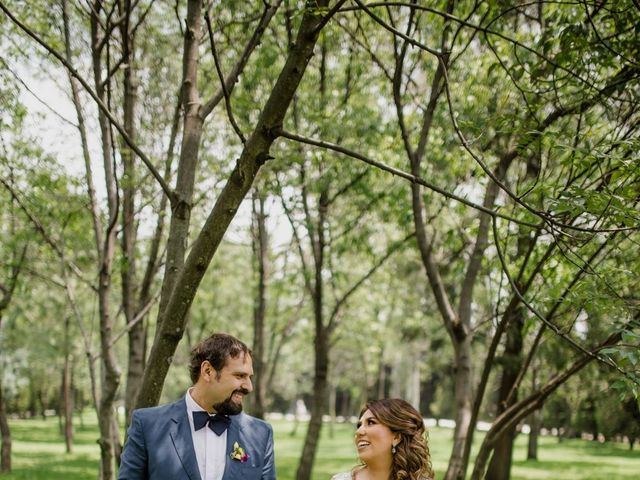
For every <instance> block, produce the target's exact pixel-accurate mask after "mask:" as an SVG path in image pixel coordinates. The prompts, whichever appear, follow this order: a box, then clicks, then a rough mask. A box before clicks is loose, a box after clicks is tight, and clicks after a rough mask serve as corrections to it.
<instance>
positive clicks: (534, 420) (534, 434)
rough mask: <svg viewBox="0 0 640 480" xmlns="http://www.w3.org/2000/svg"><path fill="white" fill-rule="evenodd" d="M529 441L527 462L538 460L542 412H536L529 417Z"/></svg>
mask: <svg viewBox="0 0 640 480" xmlns="http://www.w3.org/2000/svg"><path fill="white" fill-rule="evenodd" d="M529 419H530V420H529V427H530V428H531V431H530V432H529V441H528V443H527V460H538V438H539V437H540V425H541V423H542V410H536V411H535V412H533V413H532V414H531V416H530V417H529Z"/></svg>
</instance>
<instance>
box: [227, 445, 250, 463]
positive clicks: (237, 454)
mask: <svg viewBox="0 0 640 480" xmlns="http://www.w3.org/2000/svg"><path fill="white" fill-rule="evenodd" d="M231 458H232V459H233V460H236V461H238V462H242V463H244V462H246V461H247V460H249V454H248V453H247V452H245V451H244V448H242V447H241V446H240V444H239V443H238V442H235V443H234V444H233V451H232V452H231Z"/></svg>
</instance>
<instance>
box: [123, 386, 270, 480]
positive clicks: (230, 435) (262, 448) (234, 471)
mask: <svg viewBox="0 0 640 480" xmlns="http://www.w3.org/2000/svg"><path fill="white" fill-rule="evenodd" d="M127 435H128V438H127V442H126V443H125V446H124V450H123V452H122V458H121V463H120V473H119V475H118V479H119V480H182V479H184V480H202V479H201V478H200V472H199V470H198V461H197V460H196V453H195V450H194V448H193V440H192V438H191V427H190V426H189V418H188V417H187V406H186V402H185V399H184V398H182V399H180V400H178V401H177V402H175V403H171V404H169V405H162V406H159V407H152V408H142V409H139V410H135V411H134V412H133V416H132V418H131V425H130V426H129V430H128V431H127ZM235 442H238V444H239V445H240V446H241V447H242V448H243V449H244V451H245V452H246V453H247V454H249V458H248V460H247V461H245V462H240V461H238V460H233V459H232V458H231V453H232V451H233V444H234V443H235ZM222 478H223V480H275V478H276V471H275V464H274V455H273V431H272V429H271V426H270V425H269V424H268V423H266V422H263V421H262V420H259V419H257V418H253V417H250V416H249V415H246V414H244V413H241V414H239V415H232V416H231V425H230V426H229V429H228V430H227V451H226V465H225V469H224V475H223V477H222Z"/></svg>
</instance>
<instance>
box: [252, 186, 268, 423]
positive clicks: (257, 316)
mask: <svg viewBox="0 0 640 480" xmlns="http://www.w3.org/2000/svg"><path fill="white" fill-rule="evenodd" d="M264 204H265V199H264V196H263V195H261V194H259V193H258V192H257V191H256V192H255V194H254V198H253V221H254V232H253V251H254V259H255V264H256V270H257V274H258V285H257V292H256V298H255V301H254V309H253V369H254V373H255V377H256V381H255V384H254V392H253V414H254V415H255V416H256V417H258V418H264V415H265V393H266V392H265V387H266V382H267V375H266V368H265V366H266V365H265V316H266V308H267V307H266V304H267V299H266V289H267V276H268V260H269V259H268V248H269V239H268V236H267V225H266V219H267V216H266V214H265V210H264Z"/></svg>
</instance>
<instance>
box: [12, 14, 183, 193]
mask: <svg viewBox="0 0 640 480" xmlns="http://www.w3.org/2000/svg"><path fill="white" fill-rule="evenodd" d="M0 9H2V11H4V13H5V14H6V15H7V16H8V17H9V18H10V19H11V21H12V22H13V23H15V24H16V25H17V26H18V27H19V28H20V29H21V30H22V31H23V32H25V33H26V34H27V35H28V36H30V37H31V38H33V39H34V40H35V41H36V42H37V43H38V44H39V45H41V46H42V47H43V48H44V49H45V50H46V51H47V52H49V53H50V54H51V55H53V56H54V57H55V58H56V59H57V60H58V61H59V62H60V63H62V65H63V66H64V67H65V68H66V69H67V70H68V71H69V73H70V74H71V75H72V76H73V77H74V78H76V79H77V80H78V82H80V84H81V85H82V87H83V88H84V89H85V90H86V91H87V93H88V94H89V95H90V96H91V98H93V100H94V101H95V102H96V104H97V105H98V107H99V108H100V110H101V111H102V112H103V113H104V114H105V116H106V117H107V118H108V119H109V122H110V123H111V124H112V125H113V126H114V127H115V128H116V130H118V133H120V135H121V136H122V138H123V139H124V141H125V142H126V143H127V145H128V146H129V148H131V149H132V150H133V151H134V152H136V154H137V155H138V157H140V159H141V160H142V161H143V163H144V164H145V165H146V167H147V168H148V169H149V171H150V172H151V174H152V175H153V177H154V178H155V179H156V181H157V182H158V184H159V185H160V186H161V187H162V190H163V191H164V193H165V195H167V197H169V199H170V201H171V204H172V205H173V204H174V202H175V198H174V197H175V195H174V194H173V191H172V190H171V188H170V187H169V185H167V183H166V182H165V181H164V179H163V178H162V175H160V173H159V172H158V170H157V169H156V168H155V167H154V166H153V163H152V162H151V160H149V158H148V157H147V156H146V155H145V154H144V152H143V151H142V150H141V149H140V148H139V147H138V146H137V145H136V144H135V142H133V140H131V138H130V137H129V135H128V134H127V132H126V130H125V129H124V127H123V126H122V125H120V123H119V122H118V120H117V119H116V118H115V116H114V115H113V113H111V111H110V109H109V107H108V106H107V105H105V104H104V103H103V102H102V100H100V97H98V95H97V94H96V93H95V92H94V91H93V89H92V88H91V86H90V85H89V83H88V82H87V81H86V80H85V79H84V78H83V77H82V75H80V74H79V73H78V71H77V70H76V69H75V68H74V67H73V65H71V64H70V63H69V62H67V60H66V59H65V58H64V57H63V56H62V55H61V54H60V53H58V52H57V51H56V50H55V49H54V48H53V47H51V46H50V45H49V44H47V43H46V42H45V41H44V40H42V39H41V38H40V37H39V36H38V35H37V34H36V33H35V32H34V31H33V30H31V29H30V28H29V27H27V26H26V25H25V24H24V23H22V22H21V21H20V20H18V19H17V18H16V17H15V16H14V15H13V14H12V13H11V11H9V9H8V8H7V7H6V6H5V5H4V3H3V2H1V1H0Z"/></svg>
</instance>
